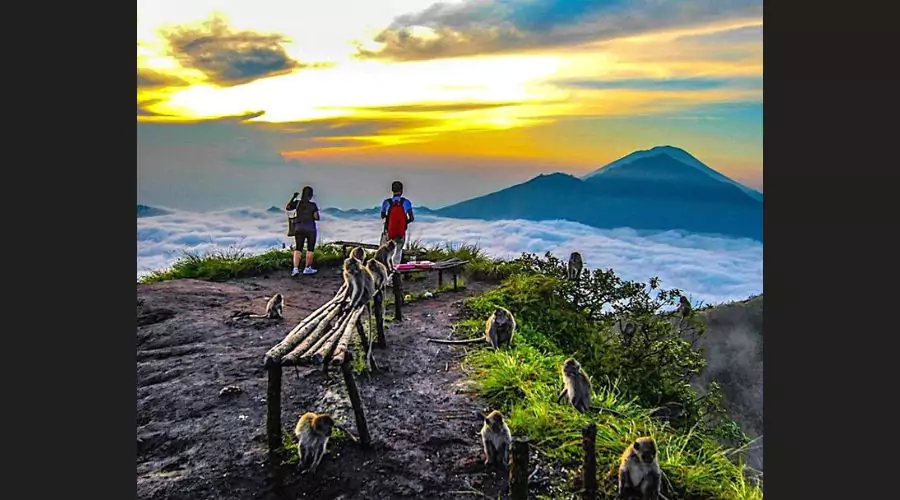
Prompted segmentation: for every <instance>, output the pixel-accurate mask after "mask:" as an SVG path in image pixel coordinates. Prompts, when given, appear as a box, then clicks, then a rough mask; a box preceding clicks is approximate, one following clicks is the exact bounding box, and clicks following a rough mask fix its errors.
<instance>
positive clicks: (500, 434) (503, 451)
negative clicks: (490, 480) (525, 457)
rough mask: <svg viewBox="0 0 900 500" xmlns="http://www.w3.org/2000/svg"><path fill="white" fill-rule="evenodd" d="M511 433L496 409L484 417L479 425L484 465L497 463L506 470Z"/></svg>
mask: <svg viewBox="0 0 900 500" xmlns="http://www.w3.org/2000/svg"><path fill="white" fill-rule="evenodd" d="M511 443H512V434H511V433H510V432H509V426H508V425H506V422H504V420H503V414H502V413H500V412H499V411H497V410H494V411H492V412H490V413H489V414H488V415H487V416H486V417H484V425H482V426H481V444H482V445H483V446H484V465H486V466H490V465H491V464H494V465H497V466H498V467H500V468H501V469H503V470H506V469H507V467H508V465H509V447H510V444H511Z"/></svg>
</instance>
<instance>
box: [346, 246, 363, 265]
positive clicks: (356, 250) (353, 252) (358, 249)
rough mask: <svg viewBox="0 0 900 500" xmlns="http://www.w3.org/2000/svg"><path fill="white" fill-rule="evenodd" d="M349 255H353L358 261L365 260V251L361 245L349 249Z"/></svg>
mask: <svg viewBox="0 0 900 500" xmlns="http://www.w3.org/2000/svg"><path fill="white" fill-rule="evenodd" d="M350 257H353V258H354V259H356V260H358V261H360V262H365V261H366V251H365V250H363V249H362V247H354V248H353V250H350Z"/></svg>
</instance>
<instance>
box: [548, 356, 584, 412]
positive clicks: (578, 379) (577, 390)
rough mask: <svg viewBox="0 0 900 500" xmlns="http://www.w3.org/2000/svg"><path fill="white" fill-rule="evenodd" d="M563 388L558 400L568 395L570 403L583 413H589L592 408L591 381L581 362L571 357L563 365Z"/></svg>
mask: <svg viewBox="0 0 900 500" xmlns="http://www.w3.org/2000/svg"><path fill="white" fill-rule="evenodd" d="M562 378H563V384H564V386H563V388H562V390H561V391H560V392H559V397H558V398H556V399H557V401H561V400H562V398H563V396H567V398H568V400H569V403H570V404H571V405H572V406H574V407H575V409H576V410H578V411H579V412H581V413H587V411H588V410H589V409H590V408H591V394H592V392H591V381H590V380H589V379H588V376H587V374H586V373H584V370H582V369H581V363H579V362H578V361H575V359H574V358H569V359H567V360H565V362H563V365H562Z"/></svg>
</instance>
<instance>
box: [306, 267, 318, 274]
mask: <svg viewBox="0 0 900 500" xmlns="http://www.w3.org/2000/svg"><path fill="white" fill-rule="evenodd" d="M317 272H319V271H318V270H317V269H313V268H311V267H307V268H306V269H304V270H303V274H316V273H317Z"/></svg>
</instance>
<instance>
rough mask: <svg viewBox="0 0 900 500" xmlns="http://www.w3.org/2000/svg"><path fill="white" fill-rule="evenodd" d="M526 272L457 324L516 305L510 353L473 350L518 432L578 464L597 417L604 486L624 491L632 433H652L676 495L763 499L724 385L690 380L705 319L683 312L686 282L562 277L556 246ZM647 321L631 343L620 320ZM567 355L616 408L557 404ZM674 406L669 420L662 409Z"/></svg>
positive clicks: (609, 275)
mask: <svg viewBox="0 0 900 500" xmlns="http://www.w3.org/2000/svg"><path fill="white" fill-rule="evenodd" d="M513 267H516V268H518V269H519V271H518V272H516V273H514V274H512V275H511V276H510V277H508V278H507V279H506V280H504V281H503V283H502V285H501V286H500V287H499V288H497V289H494V290H491V291H489V292H486V293H484V294H482V295H480V296H478V297H473V298H470V299H468V300H467V301H466V303H465V306H464V312H465V320H464V321H462V322H460V324H459V325H458V327H459V328H461V329H464V330H470V331H469V332H466V335H470V334H471V333H473V332H474V331H477V330H480V329H482V328H483V325H484V319H485V318H486V317H487V316H488V315H489V314H490V312H491V310H492V308H493V307H494V306H495V305H500V306H504V307H507V308H508V309H510V310H511V311H512V312H513V313H514V314H515V316H516V320H517V323H518V326H519V330H518V333H517V336H516V338H515V339H514V348H513V349H511V350H508V349H501V350H497V351H495V350H478V351H476V352H474V353H473V354H470V355H469V356H468V357H467V363H468V365H469V367H470V368H471V369H472V371H473V373H472V375H473V376H472V388H473V390H474V391H475V392H476V393H477V394H478V395H480V396H482V397H484V398H485V399H487V400H488V401H489V402H490V403H491V404H492V405H493V406H492V407H494V408H498V409H501V411H503V412H504V413H505V414H506V415H507V417H508V419H509V424H510V427H511V429H513V431H514V432H516V433H518V434H524V435H527V436H528V437H529V438H531V439H532V441H534V442H535V443H536V444H537V446H538V447H539V449H541V450H542V451H544V452H545V454H547V455H548V456H550V457H552V458H557V459H560V460H565V461H577V460H578V456H579V455H578V454H579V449H580V433H581V429H582V428H583V426H584V425H585V424H586V423H587V422H588V421H590V420H595V421H597V423H598V424H599V426H598V437H597V448H598V460H600V462H598V463H600V464H602V465H601V466H600V469H601V470H600V473H601V474H600V475H601V478H600V479H601V481H603V484H604V485H605V486H603V488H604V489H605V493H606V494H610V493H611V492H612V491H613V489H614V487H615V473H616V468H617V465H618V457H619V455H620V454H621V452H622V451H623V450H624V449H625V447H626V446H628V444H629V443H630V442H631V440H633V439H634V438H636V437H638V436H640V435H652V436H654V438H656V440H657V443H658V445H659V448H660V463H661V466H662V467H663V470H664V471H665V472H666V474H667V477H668V479H669V480H670V481H671V483H672V485H673V488H674V491H673V492H672V494H669V495H668V497H669V498H670V499H671V498H673V495H674V497H675V498H709V497H713V498H761V497H762V493H761V490H760V489H759V488H758V487H756V486H753V485H750V484H749V483H748V482H747V481H746V480H745V478H744V474H743V465H742V463H741V462H740V461H738V460H735V459H734V457H735V456H737V454H735V453H729V452H727V451H726V450H725V449H724V448H723V446H738V447H740V446H743V445H745V444H746V443H747V440H746V437H745V436H744V435H743V434H742V433H741V432H740V429H739V427H738V426H737V425H736V424H735V423H734V422H733V421H731V420H730V419H728V418H726V417H725V413H724V408H723V406H722V401H721V391H720V390H718V387H717V386H715V385H714V384H713V385H711V387H710V390H709V391H708V392H707V393H706V394H703V395H701V394H698V393H697V392H696V391H695V390H694V389H692V387H691V384H690V382H691V380H693V379H694V378H695V377H696V376H697V375H698V374H699V373H700V372H701V371H702V369H703V367H704V365H705V361H704V358H703V353H702V352H701V351H700V350H699V349H698V348H696V346H695V341H696V339H697V338H699V336H700V335H702V334H703V326H702V324H700V323H699V322H697V321H695V320H693V319H691V318H688V319H687V320H684V321H682V320H680V319H674V318H673V317H672V316H671V315H669V314H668V313H667V312H666V311H667V310H668V309H672V308H674V305H675V303H676V302H677V299H678V297H679V295H680V291H679V290H674V289H673V290H664V289H660V288H659V280H658V279H656V278H652V279H651V280H650V283H649V284H643V283H639V282H632V281H625V280H622V279H621V278H619V277H618V276H616V275H615V273H614V272H613V271H612V270H605V271H604V270H595V271H593V272H590V273H587V272H585V273H584V274H583V275H582V276H581V277H580V278H579V279H578V280H575V281H569V280H567V279H565V265H564V264H563V263H562V262H561V261H559V260H558V259H556V258H555V257H553V256H552V255H551V254H549V253H548V254H547V255H545V256H544V257H543V258H540V257H537V256H535V255H532V254H524V255H522V257H520V258H519V259H516V261H515V262H514V263H513ZM626 321H631V322H634V323H635V324H636V325H638V328H637V331H636V333H635V334H634V336H633V338H632V339H631V341H630V342H625V341H624V339H623V336H622V335H621V333H620V330H619V328H618V325H621V324H623V323H624V322H626ZM567 356H573V357H575V358H576V359H578V360H579V362H581V364H582V366H583V368H584V370H585V371H586V372H587V373H588V375H589V376H590V377H591V379H592V383H593V389H594V393H595V395H594V397H595V399H594V402H593V404H594V405H596V406H600V407H603V408H607V409H610V410H613V411H615V412H617V413H620V414H622V416H619V415H614V414H613V413H608V412H607V413H601V414H600V415H599V416H598V415H597V414H596V413H594V414H591V415H582V414H579V413H577V412H576V411H575V410H574V409H573V408H571V406H569V405H561V404H557V403H556V397H557V395H558V394H559V391H560V389H561V388H562V380H561V376H560V366H561V364H562V362H563V360H564V359H565V357H567ZM659 407H664V408H666V412H667V414H668V415H667V416H668V417H669V418H666V419H663V418H660V417H659V415H660V413H661V411H660V410H659Z"/></svg>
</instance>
